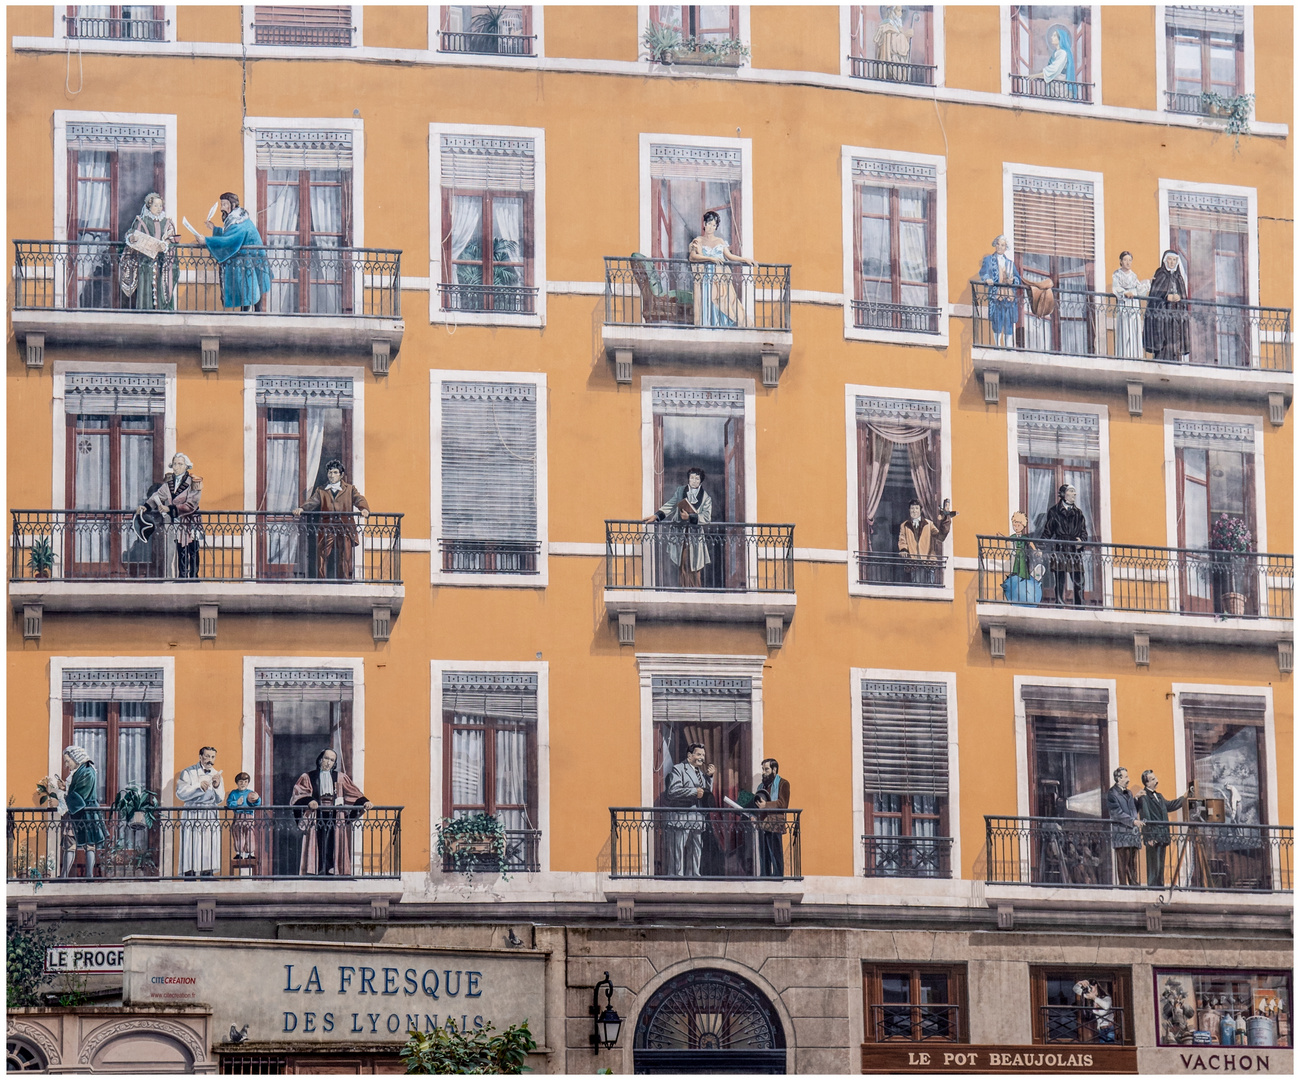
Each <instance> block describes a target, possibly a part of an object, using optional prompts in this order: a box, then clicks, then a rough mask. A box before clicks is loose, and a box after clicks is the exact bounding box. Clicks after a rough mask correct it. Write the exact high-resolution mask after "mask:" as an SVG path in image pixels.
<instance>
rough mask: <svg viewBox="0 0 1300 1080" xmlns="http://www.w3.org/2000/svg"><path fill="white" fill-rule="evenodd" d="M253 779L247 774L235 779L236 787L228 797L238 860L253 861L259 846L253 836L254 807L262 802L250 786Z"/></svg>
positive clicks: (233, 847) (231, 833) (227, 803)
mask: <svg viewBox="0 0 1300 1080" xmlns="http://www.w3.org/2000/svg"><path fill="white" fill-rule="evenodd" d="M252 782H253V778H252V777H251V776H249V775H248V773H246V772H241V773H240V774H239V775H238V776H236V777H235V787H234V790H233V791H231V792H230V793H229V794H228V795H227V796H226V808H227V809H228V810H233V811H234V813H235V820H234V822H233V823H232V824H231V826H230V846H231V848H232V850H233V851H234V857H235V858H236V859H252V858H254V857H255V856H256V852H255V851H254V848H255V847H256V846H257V844H256V842H255V840H254V834H253V809H252V808H253V807H255V806H257V805H259V804H260V803H261V801H262V798H261V796H260V795H258V794H257V792H256V791H253V790H252V788H250V787H249V786H248V785H249V784H251V783H252Z"/></svg>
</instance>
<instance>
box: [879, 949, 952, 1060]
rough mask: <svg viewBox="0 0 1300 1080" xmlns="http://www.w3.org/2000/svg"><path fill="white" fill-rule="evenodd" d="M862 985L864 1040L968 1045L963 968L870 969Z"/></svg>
mask: <svg viewBox="0 0 1300 1080" xmlns="http://www.w3.org/2000/svg"><path fill="white" fill-rule="evenodd" d="M862 982H863V996H864V999H865V1002H866V1014H867V1015H866V1025H865V1028H864V1031H865V1041H867V1042H871V1043H884V1042H903V1043H934V1042H954V1043H961V1042H968V1041H969V1039H970V1036H969V1017H968V1012H967V1008H966V969H965V966H964V965H950V966H942V967H941V966H937V965H925V966H912V965H908V964H879V965H868V966H865V967H864V968H863V971H862Z"/></svg>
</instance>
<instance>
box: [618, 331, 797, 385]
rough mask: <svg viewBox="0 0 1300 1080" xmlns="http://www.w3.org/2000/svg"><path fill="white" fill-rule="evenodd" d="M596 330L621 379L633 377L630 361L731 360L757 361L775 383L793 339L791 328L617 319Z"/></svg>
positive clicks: (749, 363)
mask: <svg viewBox="0 0 1300 1080" xmlns="http://www.w3.org/2000/svg"><path fill="white" fill-rule="evenodd" d="M600 336H601V341H602V342H603V344H604V346H605V354H606V356H608V358H609V359H610V360H611V361H612V362H613V363H614V368H615V377H616V379H617V380H618V381H619V382H631V381H632V365H633V364H634V363H637V364H644V363H679V364H734V365H741V366H758V367H760V368H761V370H762V377H763V384H764V385H765V386H775V385H776V384H777V381H778V379H779V378H780V373H781V369H782V368H784V367H785V365H786V364H787V363H788V362H789V360H790V348H791V346H792V344H793V343H794V334H793V333H792V332H791V331H789V330H755V329H749V328H736V329H730V330H722V329H709V328H703V327H691V326H657V325H649V326H647V325H639V324H638V325H632V324H621V323H606V324H604V325H603V326H602V327H601V330H600Z"/></svg>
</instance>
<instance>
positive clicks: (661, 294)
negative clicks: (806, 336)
mask: <svg viewBox="0 0 1300 1080" xmlns="http://www.w3.org/2000/svg"><path fill="white" fill-rule="evenodd" d="M605 322H606V323H607V324H617V325H625V326H627V325H632V326H634V325H639V324H642V323H644V324H647V325H654V326H680V327H693V328H698V329H710V330H737V329H739V330H789V329H790V267H789V264H768V263H760V264H758V265H757V266H749V265H748V264H746V263H727V264H725V265H724V266H719V265H718V264H717V263H711V262H691V261H690V260H689V259H651V258H648V257H646V256H644V255H635V256H633V257H632V258H620V257H616V256H609V255H607V256H606V257H605Z"/></svg>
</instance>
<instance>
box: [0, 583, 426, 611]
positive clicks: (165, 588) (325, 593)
mask: <svg viewBox="0 0 1300 1080" xmlns="http://www.w3.org/2000/svg"><path fill="white" fill-rule="evenodd" d="M405 595H406V588H405V586H403V585H386V584H374V583H371V582H365V581H353V582H327V581H316V582H284V583H276V582H268V581H203V580H197V579H188V580H184V579H183V580H177V581H92V580H78V581H48V580H27V581H11V582H10V583H9V602H10V605H11V606H12V607H13V608H14V610H15V611H21V610H22V609H23V607H24V606H26V605H28V604H39V605H41V606H42V607H43V608H44V610H45V612H46V613H47V614H48V613H50V612H82V613H85V612H91V613H96V614H98V613H110V612H111V613H117V614H143V613H146V612H147V613H159V612H162V613H172V614H179V613H188V612H191V611H197V610H198V608H199V606H200V605H209V604H215V605H216V606H217V608H218V609H219V611H220V612H221V614H223V615H226V614H232V615H261V614H280V615H369V614H370V613H371V611H372V609H374V608H376V607H385V608H388V609H390V611H391V613H392V614H393V615H394V616H395V615H396V614H397V613H398V612H399V611H400V610H401V608H402V600H403V598H404V597H405Z"/></svg>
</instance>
